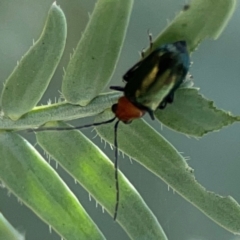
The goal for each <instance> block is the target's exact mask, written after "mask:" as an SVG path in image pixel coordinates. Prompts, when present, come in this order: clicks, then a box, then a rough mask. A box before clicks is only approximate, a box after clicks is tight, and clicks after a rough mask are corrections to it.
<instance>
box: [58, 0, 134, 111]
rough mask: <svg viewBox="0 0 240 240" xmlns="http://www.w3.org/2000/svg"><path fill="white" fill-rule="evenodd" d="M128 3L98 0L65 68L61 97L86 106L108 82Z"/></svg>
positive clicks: (120, 40)
mask: <svg viewBox="0 0 240 240" xmlns="http://www.w3.org/2000/svg"><path fill="white" fill-rule="evenodd" d="M132 4H133V1H132V0H99V1H97V3H96V6H95V9H94V12H93V14H92V16H91V18H90V22H89V24H88V26H87V28H86V30H85V32H84V34H83V36H82V38H81V40H80V42H79V44H78V46H77V48H76V50H75V51H74V54H73V56H72V58H71V60H70V62H69V64H68V66H67V69H66V74H65V75H64V78H63V84H62V93H63V95H64V97H65V98H66V100H67V101H68V102H70V103H73V104H80V105H82V106H85V105H87V104H88V103H89V102H90V101H91V100H92V99H93V98H94V97H95V96H97V95H98V94H99V93H100V92H101V91H102V90H103V88H104V87H105V86H106V84H107V83H108V81H109V80H110V78H111V76H112V74H113V71H114V70H115V66H116V63H117V61H118V58H119V54H120V51H121V48H122V44H123V41H124V38H125V34H126V29H127V26H128V21H129V17H130V13H131V9H132Z"/></svg>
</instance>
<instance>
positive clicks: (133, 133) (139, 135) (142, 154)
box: [97, 120, 240, 234]
mask: <svg viewBox="0 0 240 240" xmlns="http://www.w3.org/2000/svg"><path fill="white" fill-rule="evenodd" d="M97 132H98V133H99V134H100V136H101V137H103V139H105V140H107V141H108V142H110V143H113V138H112V134H111V130H110V129H109V126H108V127H107V126H99V127H98V128H97ZM118 139H119V147H120V149H121V150H122V151H123V152H124V153H126V154H127V155H129V156H130V157H132V158H133V159H135V160H137V161H139V162H140V163H141V164H142V165H143V166H144V167H146V168H147V169H148V170H150V171H151V172H153V173H154V174H156V175H157V176H158V177H159V178H161V179H162V180H163V181H164V182H166V183H167V184H168V185H169V186H170V187H172V188H173V189H174V190H175V191H176V192H178V193H179V194H180V195H181V196H183V197H184V198H185V199H186V200H188V201H189V202H190V203H192V204H193V205H194V206H196V207H197V208H198V209H200V210H201V211H202V212H203V213H204V214H206V215H207V216H208V217H210V218H211V219H212V220H213V221H215V222H216V223H218V224H219V225H221V226H222V227H224V228H225V229H227V230H228V231H230V232H232V233H234V234H240V206H239V204H238V203H237V202H236V201H235V200H234V199H233V198H232V197H222V196H219V195H217V194H215V193H213V192H209V191H207V190H206V189H205V188H204V187H202V186H201V185H200V184H199V183H198V182H197V181H196V180H195V177H194V175H193V170H192V169H191V168H190V167H189V166H188V165H187V163H186V161H185V159H184V158H183V157H182V156H181V155H180V154H179V153H178V151H177V150H176V149H175V148H174V147H173V146H172V145H171V144H170V143H169V142H168V141H167V140H166V139H164V138H163V137H162V136H161V135H160V134H158V133H157V132H156V131H155V130H154V129H152V128H151V127H150V126H149V125H148V124H146V123H145V122H144V121H143V120H137V121H134V122H133V123H132V124H131V125H123V124H121V126H120V127H119V133H118ZM159 200H160V199H159ZM160 201H161V200H160Z"/></svg>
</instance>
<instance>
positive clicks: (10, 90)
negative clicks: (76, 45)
mask: <svg viewBox="0 0 240 240" xmlns="http://www.w3.org/2000/svg"><path fill="white" fill-rule="evenodd" d="M66 36H67V26H66V19H65V16H64V13H63V12H62V10H61V9H60V8H59V7H58V6H57V5H56V3H55V2H54V3H53V5H52V6H51V8H50V10H49V13H48V18H47V21H46V23H45V26H44V29H43V32H42V34H41V36H40V38H39V39H38V40H37V42H36V43H35V44H34V45H33V46H32V47H31V48H30V50H29V51H28V52H27V53H26V54H25V55H24V56H23V58H22V59H21V60H20V62H19V63H18V65H17V66H16V68H15V69H14V70H13V72H12V73H11V75H10V76H9V77H8V79H7V81H6V83H5V86H4V89H3V92H2V99H1V104H2V109H3V112H4V114H5V115H7V116H8V117H10V118H11V119H13V120H17V119H19V118H20V117H21V116H22V115H23V114H24V113H26V112H28V111H30V110H31V109H32V108H33V107H34V106H36V104H37V103H38V101H39V100H40V99H41V97H42V95H43V94H44V92H45V90H46V89H47V87H48V84H49V82H50V80H51V78H52V76H53V74H54V72H55V70H56V68H57V66H58V63H59V61H60V59H61V56H62V53H63V50H64V47H65V42H66Z"/></svg>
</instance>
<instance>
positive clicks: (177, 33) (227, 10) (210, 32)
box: [147, 0, 236, 54]
mask: <svg viewBox="0 0 240 240" xmlns="http://www.w3.org/2000/svg"><path fill="white" fill-rule="evenodd" d="M189 6H190V7H189V8H188V9H187V10H184V9H183V10H182V11H181V12H180V13H179V14H178V15H177V16H176V18H175V19H174V20H173V21H172V22H171V23H170V24H169V26H167V27H166V29H164V30H163V31H162V32H161V33H160V34H159V36H158V37H157V38H156V40H155V41H154V43H153V49H155V48H157V47H158V46H159V45H162V44H163V43H170V42H175V41H178V40H185V41H186V42H187V44H188V49H189V51H190V52H192V51H193V50H195V49H196V48H197V46H198V45H199V44H200V43H201V42H202V41H203V40H204V39H206V38H213V39H217V38H218V37H219V36H220V34H221V33H222V31H223V30H224V28H225V27H226V25H227V23H228V21H229V20H230V18H231V16H232V15H233V12H234V10H235V9H236V0H228V1H226V0H218V1H209V0H194V1H191V3H190V4H189ZM149 53H150V49H148V50H147V54H149Z"/></svg>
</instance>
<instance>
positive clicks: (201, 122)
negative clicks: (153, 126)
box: [155, 88, 239, 137]
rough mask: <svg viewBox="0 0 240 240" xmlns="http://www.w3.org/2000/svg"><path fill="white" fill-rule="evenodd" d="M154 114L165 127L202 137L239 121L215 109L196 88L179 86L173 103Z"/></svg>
mask: <svg viewBox="0 0 240 240" xmlns="http://www.w3.org/2000/svg"><path fill="white" fill-rule="evenodd" d="M155 116H156V118H157V119H158V120H159V121H160V122H161V123H163V124H164V125H166V126H167V127H169V128H171V129H173V130H175V131H178V132H181V133H184V134H187V135H190V136H195V137H202V136H203V135H204V134H207V133H209V132H212V131H217V130H220V129H221V128H223V127H225V126H228V125H230V124H232V123H234V122H236V121H239V120H238V117H234V116H232V115H231V114H230V113H229V112H225V111H223V110H220V109H217V108H216V107H215V106H214V104H213V102H212V101H210V100H208V99H206V98H204V97H203V96H202V95H201V94H199V92H198V89H196V88H181V89H179V90H178V91H176V93H175V96H174V103H173V104H169V105H168V106H167V107H166V108H165V109H164V111H161V110H157V111H156V112H155Z"/></svg>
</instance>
